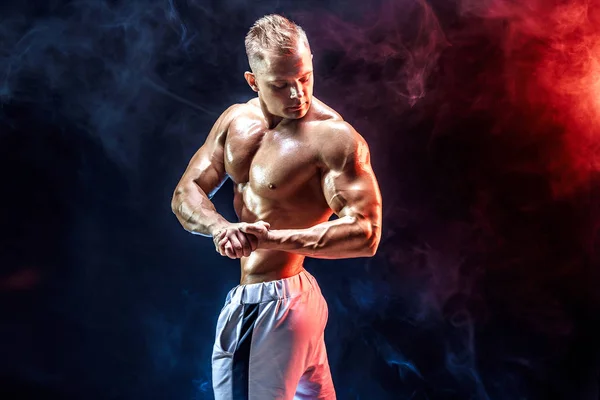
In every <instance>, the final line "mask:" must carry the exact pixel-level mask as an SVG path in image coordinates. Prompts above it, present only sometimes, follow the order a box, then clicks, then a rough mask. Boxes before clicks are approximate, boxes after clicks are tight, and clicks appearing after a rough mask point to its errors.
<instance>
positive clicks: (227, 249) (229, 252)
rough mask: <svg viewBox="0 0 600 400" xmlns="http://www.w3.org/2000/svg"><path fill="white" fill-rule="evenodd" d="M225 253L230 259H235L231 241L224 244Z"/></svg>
mask: <svg viewBox="0 0 600 400" xmlns="http://www.w3.org/2000/svg"><path fill="white" fill-rule="evenodd" d="M225 254H226V255H227V257H229V258H231V259H232V260H235V258H236V257H235V252H234V251H233V246H232V245H231V242H228V243H226V244H225Z"/></svg>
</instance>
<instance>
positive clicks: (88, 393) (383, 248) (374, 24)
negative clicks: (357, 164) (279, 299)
mask: <svg viewBox="0 0 600 400" xmlns="http://www.w3.org/2000/svg"><path fill="white" fill-rule="evenodd" d="M571 4H579V5H581V4H584V3H583V2H579V3H577V2H572V3H571ZM586 4H588V6H589V10H596V11H597V4H596V3H594V2H587V3H586ZM474 5H475V6H474ZM529 5H531V6H532V7H530V8H529V7H528V6H529ZM500 6H504V9H503V8H502V7H500ZM558 6H559V4H558V3H552V2H548V4H547V5H545V6H544V7H542V8H541V9H542V10H544V11H545V12H550V13H551V12H552V10H554V9H555V8H554V7H558ZM536 7H537V8H536ZM594 7H596V8H594ZM499 9H500V10H502V9H503V10H505V12H504V14H502V13H501V12H500V13H499V14H498V13H496V14H494V15H493V16H490V15H491V14H490V10H492V11H493V10H496V11H497V10H499ZM506 9H508V10H515V11H514V12H506ZM272 12H278V13H282V14H284V15H286V16H288V17H290V18H292V19H294V20H295V21H297V22H298V23H299V24H300V25H302V26H303V27H304V28H305V30H306V31H307V34H308V37H309V40H310V42H311V46H312V50H313V53H314V62H315V96H316V97H318V98H320V99H321V100H323V101H325V102H326V103H327V104H329V105H331V106H332V107H334V108H335V109H336V110H338V111H339V112H340V113H341V114H342V115H343V116H344V117H345V118H346V119H347V120H348V121H349V122H350V123H352V124H353V125H354V126H355V128H356V129H357V130H358V131H359V132H360V133H361V134H362V135H363V136H364V137H365V138H366V139H367V141H368V142H369V144H370V147H371V153H372V162H373V167H374V169H375V172H376V174H377V177H378V179H379V183H380V186H381V189H382V194H383V200H384V229H383V239H382V242H381V245H380V248H379V252H378V254H377V255H376V256H375V257H373V258H370V259H353V260H316V259H307V261H306V268H307V269H308V270H309V271H310V272H311V273H313V274H314V275H315V276H316V277H317V279H318V280H319V282H320V285H321V287H322V290H323V292H324V295H325V296H326V298H327V300H328V303H329V307H330V320H329V324H328V328H327V331H326V338H327V345H328V351H329V359H330V365H331V368H332V373H333V377H334V382H335V384H336V388H337V392H338V398H339V399H376V400H378V399H381V400H385V399H394V400H395V399H430V400H433V399H435V400H437V399H441V400H446V399H460V400H464V399H493V400H521V399H553V398H557V399H573V400H575V399H586V400H588V399H590V400H591V399H594V400H596V399H598V398H599V397H598V396H599V392H598V384H599V382H598V381H599V366H600V363H599V360H598V356H599V353H598V342H599V340H598V337H599V334H600V332H599V330H598V328H597V325H598V322H599V321H598V319H599V316H600V314H599V313H598V312H599V307H598V306H599V305H600V302H599V295H598V290H597V289H596V287H597V283H598V280H597V278H598V255H597V250H598V247H599V246H598V245H599V241H598V226H600V206H599V200H600V197H599V193H600V178H599V177H598V172H597V170H596V169H594V167H593V163H592V162H589V161H590V160H589V156H590V154H593V151H591V152H590V151H589V149H590V148H592V147H591V146H592V145H593V144H594V143H595V144H596V146H597V144H598V142H597V141H594V140H597V139H595V138H597V137H598V136H594V135H596V133H597V132H598V124H597V121H596V122H594V121H593V119H592V120H590V119H589V118H588V119H585V121H587V122H589V123H587V122H586V124H581V125H577V124H570V122H569V121H571V120H570V119H569V116H570V115H571V114H569V110H570V108H569V107H568V106H565V105H564V104H562V103H561V104H557V103H556V102H553V99H555V98H556V97H552V93H554V92H552V91H551V89H552V86H548V87H541V86H543V85H541V84H540V85H538V86H540V87H541V89H539V90H538V91H535V90H534V89H535V88H536V85H537V83H536V82H537V81H536V77H537V76H538V75H537V72H536V71H537V69H536V66H537V65H540V63H542V62H544V60H546V58H545V56H544V55H547V54H548V53H547V52H545V50H544V49H546V48H549V47H548V46H550V45H551V44H553V43H554V44H556V43H557V42H560V40H561V38H568V40H577V38H578V37H581V36H577V35H579V34H581V32H580V31H573V32H571V31H569V32H567V33H565V35H563V36H560V37H558V38H556V37H555V36H552V35H554V33H552V35H551V34H549V33H548V32H556V27H554V26H553V25H552V23H553V20H552V19H549V20H547V19H545V18H546V16H547V15H549V14H544V13H543V12H540V5H539V3H535V2H525V3H520V5H518V4H513V3H510V2H507V1H500V0H497V1H490V2H481V3H474V2H468V1H463V2H460V3H457V2H454V1H442V0H436V1H433V2H431V3H429V4H427V3H424V2H418V1H413V0H397V1H395V2H379V1H377V2H364V1H359V0H350V1H332V0H328V1H304V2H292V1H286V0H281V1H270V0H269V1H260V2H250V1H242V0H226V1H222V2H221V1H188V2H183V1H175V0H170V1H166V0H165V1H144V0H130V1H73V2H61V1H55V0H50V1H45V2H32V1H24V2H16V1H14V2H8V3H2V5H1V6H0V24H1V25H0V187H1V188H2V196H1V197H0V202H1V203H0V222H1V228H2V230H1V235H2V240H1V242H0V267H1V270H0V298H1V299H2V300H1V311H0V316H1V317H0V318H1V325H0V343H1V345H0V377H1V383H2V385H1V387H0V394H1V395H2V397H3V398H16V397H17V396H18V397H19V398H32V399H47V398H53V399H54V398H60V399H83V398H85V399H210V398H212V389H211V385H210V376H211V375H210V352H211V346H212V339H213V334H214V325H215V322H216V317H217V314H218V312H219V310H220V308H221V306H222V303H223V301H224V297H225V294H226V293H227V291H228V290H229V289H230V288H231V287H232V286H234V285H236V284H237V280H238V279H239V268H238V267H237V264H236V262H234V261H232V260H229V259H225V258H222V257H220V256H219V255H218V254H217V253H215V251H214V248H213V245H212V242H211V240H210V239H207V238H202V237H198V236H192V235H190V234H188V233H186V232H185V231H184V230H183V229H182V228H181V226H180V225H179V224H178V222H177V220H176V218H175V217H174V215H173V214H172V213H171V210H170V199H171V194H172V192H173V189H174V187H175V185H176V183H177V181H178V179H179V177H180V176H181V174H182V172H183V170H184V169H185V166H186V165H187V162H188V161H189V159H190V157H191V156H192V155H193V153H194V152H195V151H196V150H197V148H198V147H199V146H201V144H202V143H203V140H204V138H205V136H206V134H207V132H208V130H209V129H210V127H211V126H212V123H213V122H214V121H215V119H216V118H217V117H218V115H219V114H220V112H222V111H223V110H224V109H225V108H227V106H229V105H230V104H232V103H236V102H243V101H247V100H248V99H250V98H251V97H252V96H253V92H251V90H250V89H249V88H248V87H247V85H246V83H245V81H244V80H243V72H244V71H245V70H246V68H247V61H246V58H245V53H244V47H243V38H244V35H245V33H246V31H247V29H248V28H249V26H250V25H251V24H252V23H253V22H254V21H255V20H256V19H257V18H259V17H261V16H262V15H265V14H268V13H272ZM565 12H566V11H565ZM590 13H591V11H590ZM596 15H597V14H596ZM523 20H527V21H533V22H535V23H537V25H535V24H533V25H531V24H530V25H527V24H524V23H521V22H522V21H523ZM515 27H517V28H515ZM524 27H529V28H524ZM513 28H514V29H513ZM527 29H529V30H527ZM578 29H580V30H581V29H583V30H584V31H585V32H584V33H585V34H586V35H587V34H590V32H591V33H593V22H590V25H589V26H581V27H580V28H578ZM585 29H587V30H585ZM515 31H516V32H517V35H515ZM532 32H533V33H532ZM578 32H579V33H578ZM573 38H575V39H573ZM565 40H567V39H565ZM565 43H566V44H567V46H568V45H570V43H572V42H567V41H565ZM559 49H560V48H559ZM556 51H559V50H556ZM561 54H562V53H561ZM561 54H559V55H561ZM565 54H566V55H568V54H570V53H568V52H567V53H565ZM569 60H570V59H569V58H568V57H567V58H566V61H565V62H566V64H565V65H569V63H570V61H569ZM565 73H566V74H568V73H569V70H568V68H567V70H566V72H565ZM519 82H520V84H519ZM538 83H539V82H538ZM532 88H533V89H532ZM548 88H550V89H548ZM532 90H533V92H532ZM544 90H546V92H545V91H544ZM532 93H533V94H532ZM545 93H546V94H547V95H545ZM548 93H549V94H548ZM599 96H600V94H599ZM532 98H533V99H537V100H535V101H532ZM578 101H581V102H583V101H587V100H585V99H583V98H581V100H578ZM575 103H577V101H575ZM571 106H572V107H575V106H573V105H571ZM573 109H575V108H573ZM596 115H597V114H596ZM587 117H589V115H588V116H587ZM585 121H584V122H585ZM586 129H587V130H586ZM582 132H583V133H585V134H588V133H589V136H586V135H583V133H582ZM581 137H587V138H588V139H589V138H591V139H589V140H588V141H585V140H583V139H581V140H580V139H579V138H581ZM577 146H580V147H581V148H580V147H577ZM581 149H584V150H588V151H587V152H586V151H579V152H578V150H581ZM596 154H597V153H596ZM582 160H583V162H580V161H582ZM231 190H232V187H231V183H230V182H228V183H226V184H225V185H224V186H223V187H222V189H221V191H220V192H219V193H218V194H217V195H216V196H215V198H214V199H213V200H214V202H215V204H216V205H217V207H218V209H219V210H220V211H221V212H222V213H223V215H224V216H226V217H227V218H228V219H229V220H232V221H233V220H234V218H235V216H234V213H233V209H232V206H231V200H232V196H231Z"/></svg>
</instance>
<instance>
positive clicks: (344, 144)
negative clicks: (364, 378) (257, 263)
mask: <svg viewBox="0 0 600 400" xmlns="http://www.w3.org/2000/svg"><path fill="white" fill-rule="evenodd" d="M333 125H334V126H333V131H332V132H330V133H331V134H333V136H330V139H331V140H327V141H326V144H324V146H323V160H322V161H323V165H324V171H323V178H322V187H323V193H324V195H325V199H326V200H327V203H328V204H329V207H331V209H332V210H333V211H334V212H335V213H336V214H337V216H338V217H339V218H338V219H335V220H332V221H327V222H323V223H321V224H318V225H315V226H313V227H311V228H306V229H281V230H271V231H269V232H268V235H267V236H266V237H265V238H263V240H260V241H259V248H266V249H275V250H282V251H288V252H292V253H297V254H302V255H305V256H309V257H314V258H328V259H339V258H353V257H370V256H373V255H374V254H375V252H376V251H377V247H378V246H379V240H380V237H381V193H380V191H379V186H378V184H377V180H376V178H375V174H374V173H373V169H372V168H371V162H370V154H369V148H368V145H367V143H366V142H365V140H364V139H363V138H362V137H361V136H360V135H359V134H358V133H357V132H356V131H355V130H354V128H352V127H351V126H350V125H349V124H348V123H346V122H335V123H334V124H333ZM328 136H329V135H328ZM242 230H243V231H247V232H248V233H254V231H253V230H247V229H242ZM257 236H258V234H257Z"/></svg>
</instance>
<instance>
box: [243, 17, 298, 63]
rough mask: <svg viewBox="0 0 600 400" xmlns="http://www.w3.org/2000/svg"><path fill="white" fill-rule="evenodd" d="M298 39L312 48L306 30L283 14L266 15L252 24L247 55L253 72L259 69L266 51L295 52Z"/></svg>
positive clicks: (284, 53)
mask: <svg viewBox="0 0 600 400" xmlns="http://www.w3.org/2000/svg"><path fill="white" fill-rule="evenodd" d="M298 41H302V42H304V44H305V45H306V47H307V48H310V46H309V44H308V38H307V37H306V32H304V29H302V28H301V27H300V26H299V25H296V24H295V23H294V22H292V21H290V20H289V19H287V18H285V17H282V16H281V15H277V14H270V15H265V16H264V17H262V18H260V19H259V20H257V21H256V22H255V23H254V25H252V27H251V28H250V30H249V31H248V34H247V35H246V40H245V44H246V55H247V56H248V63H249V64H250V69H252V72H256V71H257V69H258V68H259V66H260V63H261V61H263V60H264V59H265V53H266V52H272V53H275V54H277V55H282V56H283V55H291V54H293V53H294V52H295V50H296V48H297V45H298Z"/></svg>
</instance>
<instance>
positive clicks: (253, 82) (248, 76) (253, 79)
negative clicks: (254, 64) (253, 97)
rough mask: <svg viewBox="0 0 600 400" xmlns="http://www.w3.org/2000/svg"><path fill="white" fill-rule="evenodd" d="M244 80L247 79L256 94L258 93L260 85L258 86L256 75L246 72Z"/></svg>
mask: <svg viewBox="0 0 600 400" xmlns="http://www.w3.org/2000/svg"><path fill="white" fill-rule="evenodd" d="M244 78H246V82H248V85H249V86H250V88H251V89H252V90H254V91H255V92H258V85H257V84H256V75H254V74H253V73H252V72H250V71H246V72H244Z"/></svg>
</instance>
